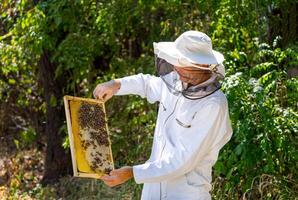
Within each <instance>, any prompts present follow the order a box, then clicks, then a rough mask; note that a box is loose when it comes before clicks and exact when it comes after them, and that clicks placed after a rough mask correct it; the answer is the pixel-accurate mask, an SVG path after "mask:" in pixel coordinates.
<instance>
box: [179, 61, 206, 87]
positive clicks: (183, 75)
mask: <svg viewBox="0 0 298 200" xmlns="http://www.w3.org/2000/svg"><path fill="white" fill-rule="evenodd" d="M198 66H200V67H206V68H207V67H208V65H198ZM175 70H176V72H177V73H178V74H179V76H180V80H181V81H182V82H184V83H189V84H190V85H198V84H200V83H202V82H204V81H206V80H208V79H209V78H210V77H211V72H210V71H208V70H202V69H198V68H195V67H176V66H175Z"/></svg>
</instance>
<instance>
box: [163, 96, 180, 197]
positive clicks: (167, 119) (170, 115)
mask: <svg viewBox="0 0 298 200" xmlns="http://www.w3.org/2000/svg"><path fill="white" fill-rule="evenodd" d="M179 99H180V97H178V99H177V101H176V103H175V106H174V109H173V111H172V112H171V113H170V114H169V116H168V117H167V118H166V120H165V122H164V127H165V126H166V123H167V122H168V120H169V118H170V117H171V116H172V115H173V114H174V113H175V110H176V107H177V104H178V101H179ZM165 146H166V144H164V145H163V147H162V150H161V153H160V158H161V157H162V153H163V150H164V148H165ZM159 187H160V192H159V198H160V200H161V197H162V187H161V182H160V183H159Z"/></svg>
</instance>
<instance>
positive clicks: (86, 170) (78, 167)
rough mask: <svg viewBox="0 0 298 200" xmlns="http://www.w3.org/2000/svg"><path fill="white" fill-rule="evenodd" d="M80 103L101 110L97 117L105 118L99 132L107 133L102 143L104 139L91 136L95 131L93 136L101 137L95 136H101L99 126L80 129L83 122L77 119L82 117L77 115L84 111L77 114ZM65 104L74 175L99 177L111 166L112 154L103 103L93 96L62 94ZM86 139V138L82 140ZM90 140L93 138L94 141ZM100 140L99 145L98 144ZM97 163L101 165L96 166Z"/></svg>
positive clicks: (80, 106)
mask: <svg viewBox="0 0 298 200" xmlns="http://www.w3.org/2000/svg"><path fill="white" fill-rule="evenodd" d="M82 105H91V107H93V108H94V107H95V108H99V107H100V108H101V111H102V112H100V114H101V116H99V117H101V118H100V119H104V120H102V121H104V124H100V125H103V126H101V128H102V129H100V131H105V133H104V134H106V135H105V136H106V137H105V138H104V143H102V140H103V139H101V140H95V139H94V137H91V136H93V135H94V134H95V135H96V139H98V138H100V137H98V136H100V134H98V133H99V132H98V131H99V129H91V128H89V129H88V128H82V123H81V124H80V122H82V120H81V121H80V119H82V118H80V116H82V115H83V114H80V113H79V112H82ZM64 107H65V114H66V121H67V130H68V136H69V143H70V150H71V158H72V166H73V174H74V176H75V177H86V178H100V177H101V176H102V175H104V174H108V173H109V171H110V170H113V169H114V161H113V156H112V149H111V140H110V138H109V131H108V126H107V123H106V122H107V120H106V112H105V106H104V102H102V101H100V100H95V99H87V98H81V97H73V96H64ZM80 109H81V110H80ZM83 111H84V110H83ZM93 111H94V109H93ZM91 112H92V111H91ZM89 114H90V113H89ZM89 114H88V115H89ZM93 114H94V112H93ZM84 116H85V114H84ZM79 118H80V119H79ZM92 119H93V118H92ZM85 121H86V120H85ZM86 122H88V121H86ZM86 122H85V123H86ZM90 130H91V131H90ZM96 131H97V132H96ZM101 133H103V132H101ZM102 135H103V134H102ZM87 136H88V137H87ZM86 138H87V139H88V140H84V139H86ZM90 139H93V142H92V140H90ZM106 139H107V140H106ZM86 141H87V142H86ZM100 142H101V145H100V144H99V143H100ZM87 143H89V145H86V144H87ZM90 143H92V144H90ZM103 144H104V145H103ZM91 147H92V148H91ZM90 148H91V149H90ZM94 155H95V156H94ZM88 158H89V159H88ZM91 159H95V160H96V161H95V160H92V162H91ZM98 159H99V160H98ZM92 164H95V165H92ZM100 164H101V166H99V165H100ZM94 166H96V168H94ZM92 167H93V168H92Z"/></svg>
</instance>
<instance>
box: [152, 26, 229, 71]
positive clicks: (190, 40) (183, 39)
mask: <svg viewBox="0 0 298 200" xmlns="http://www.w3.org/2000/svg"><path fill="white" fill-rule="evenodd" d="M153 46H154V53H155V55H157V56H158V57H159V58H162V59H165V60H166V61H167V62H168V63H170V64H172V65H174V66H176V67H186V66H194V64H208V65H218V66H219V67H220V68H223V69H219V71H222V70H223V71H224V67H223V65H222V62H223V61H224V56H223V55H222V54H221V53H220V52H218V51H215V50H213V49H212V42H211V39H210V38H209V37H208V36H207V35H206V34H205V33H202V32H199V31H186V32H184V33H182V34H181V35H180V36H179V37H178V38H177V39H176V40H175V41H174V42H158V43H153ZM194 67H195V66H194ZM198 68H200V67H198ZM223 73H224V72H223Z"/></svg>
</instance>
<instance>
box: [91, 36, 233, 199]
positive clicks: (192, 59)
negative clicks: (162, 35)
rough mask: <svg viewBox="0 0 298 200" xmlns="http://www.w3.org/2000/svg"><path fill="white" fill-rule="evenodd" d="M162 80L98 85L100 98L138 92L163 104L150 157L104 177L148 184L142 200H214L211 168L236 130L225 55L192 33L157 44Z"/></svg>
mask: <svg viewBox="0 0 298 200" xmlns="http://www.w3.org/2000/svg"><path fill="white" fill-rule="evenodd" d="M154 53H155V56H156V57H155V59H156V60H155V61H156V62H155V64H156V67H157V71H158V73H159V77H156V76H151V75H143V74H138V75H133V76H128V77H124V78H121V79H116V80H112V81H109V82H106V83H103V84H99V85H97V87H96V88H95V90H94V92H93V95H94V97H95V98H98V99H103V100H105V101H106V100H108V99H110V98H111V97H112V96H113V95H115V94H116V95H127V94H136V95H140V96H141V97H146V98H147V100H148V101H149V102H150V103H154V102H159V103H160V104H159V105H160V106H159V111H158V117H157V122H156V127H155V132H154V140H153V147H152V152H151V156H150V158H149V160H148V161H146V163H144V164H141V165H136V166H133V167H129V166H126V167H122V168H120V169H116V170H114V171H112V172H111V173H110V175H106V176H103V177H102V180H103V181H104V182H105V183H106V184H107V185H109V186H115V185H118V184H121V183H124V182H126V181H127V180H129V179H131V178H132V177H134V179H135V181H136V182H137V183H144V187H143V191H142V199H144V200H147V199H152V200H155V199H169V200H192V199H204V200H207V199H211V195H210V193H209V191H210V190H211V180H212V176H211V170H212V166H213V165H214V164H215V162H216V160H217V157H218V153H219V150H220V149H221V148H222V147H223V146H224V145H225V144H226V143H227V142H228V141H229V139H230V138H231V135H232V129H231V125H230V121H229V114H228V105H227V100H226V98H225V95H224V94H223V93H222V92H221V91H220V90H219V89H220V83H219V81H220V80H221V79H223V78H224V67H223V65H222V62H223V60H224V57H223V55H222V54H221V53H219V52H217V51H214V50H212V44H211V39H210V38H209V37H208V36H207V35H206V34H204V33H202V32H198V31H187V32H185V33H183V34H182V35H180V36H179V37H178V38H177V39H176V40H175V42H159V43H154Z"/></svg>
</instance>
